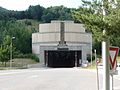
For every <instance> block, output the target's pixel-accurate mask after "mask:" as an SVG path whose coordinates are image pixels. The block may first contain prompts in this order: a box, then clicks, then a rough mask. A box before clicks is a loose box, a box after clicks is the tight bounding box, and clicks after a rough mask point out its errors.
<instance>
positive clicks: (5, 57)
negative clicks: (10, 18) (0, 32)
mask: <svg viewBox="0 0 120 90" xmlns="http://www.w3.org/2000/svg"><path fill="white" fill-rule="evenodd" d="M10 45H11V38H10V36H8V35H7V36H6V37H5V38H4V40H3V43H2V44H1V46H0V61H1V62H2V63H5V66H6V62H8V61H9V60H10V49H11V47H10Z"/></svg>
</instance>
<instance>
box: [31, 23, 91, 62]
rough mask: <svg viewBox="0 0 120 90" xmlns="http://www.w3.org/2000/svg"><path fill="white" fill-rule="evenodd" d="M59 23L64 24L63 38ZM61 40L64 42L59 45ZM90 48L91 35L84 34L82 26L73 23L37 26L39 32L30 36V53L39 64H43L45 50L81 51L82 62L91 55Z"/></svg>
mask: <svg viewBox="0 0 120 90" xmlns="http://www.w3.org/2000/svg"><path fill="white" fill-rule="evenodd" d="M61 22H62V23H64V36H61V31H60V30H61ZM62 37H64V38H62ZM61 40H62V41H63V40H64V41H63V43H62V44H60V41H61ZM64 42H65V45H64ZM59 44H60V45H59ZM91 47H92V34H91V33H86V32H85V28H84V26H83V24H78V23H74V22H73V21H51V23H45V24H39V32H38V33H33V34H32V52H33V53H35V54H36V55H38V57H39V58H40V62H41V63H44V59H45V58H44V51H45V50H57V49H58V48H68V50H71V51H82V61H83V60H87V55H90V54H91Z"/></svg>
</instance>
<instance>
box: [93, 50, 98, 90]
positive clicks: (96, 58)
mask: <svg viewBox="0 0 120 90" xmlns="http://www.w3.org/2000/svg"><path fill="white" fill-rule="evenodd" d="M94 52H95V65H96V70H97V88H98V90H99V74H98V66H97V54H96V49H95V50H94Z"/></svg>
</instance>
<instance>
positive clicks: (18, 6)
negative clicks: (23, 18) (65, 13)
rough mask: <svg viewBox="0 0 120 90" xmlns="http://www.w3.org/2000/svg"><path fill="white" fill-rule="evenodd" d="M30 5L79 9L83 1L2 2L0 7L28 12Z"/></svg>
mask: <svg viewBox="0 0 120 90" xmlns="http://www.w3.org/2000/svg"><path fill="white" fill-rule="evenodd" d="M29 5H40V6H43V7H45V8H46V7H50V6H60V5H64V6H66V7H68V8H78V7H79V6H80V5H81V0H0V6H1V7H3V8H6V9H9V10H19V11H20V10H26V9H27V8H28V7H29Z"/></svg>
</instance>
